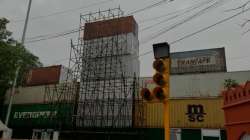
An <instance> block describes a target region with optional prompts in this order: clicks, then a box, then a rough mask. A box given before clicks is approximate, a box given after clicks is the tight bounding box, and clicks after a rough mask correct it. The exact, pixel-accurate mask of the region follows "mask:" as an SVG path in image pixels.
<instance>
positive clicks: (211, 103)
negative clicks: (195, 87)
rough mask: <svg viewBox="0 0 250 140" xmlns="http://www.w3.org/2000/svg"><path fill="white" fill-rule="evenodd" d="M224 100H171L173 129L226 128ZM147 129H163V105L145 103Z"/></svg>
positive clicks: (145, 125) (171, 124) (144, 112)
mask: <svg viewBox="0 0 250 140" xmlns="http://www.w3.org/2000/svg"><path fill="white" fill-rule="evenodd" d="M222 105H223V100H222V98H219V97H218V98H182V99H170V127H171V128H224V113H223V110H222ZM143 114H144V115H143V116H145V118H144V126H142V127H146V128H163V104H162V103H153V104H152V103H145V105H144V110H143Z"/></svg>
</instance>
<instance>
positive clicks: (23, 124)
mask: <svg viewBox="0 0 250 140" xmlns="http://www.w3.org/2000/svg"><path fill="white" fill-rule="evenodd" d="M7 107H8V106H7V105H6V106H5V111H4V112H5V113H4V114H6V110H7ZM73 110H74V105H73V104H57V105H55V104H29V105H28V104H26V105H13V106H12V109H11V113H10V120H9V127H10V128H23V129H28V128H47V129H48V128H55V127H57V126H59V125H61V126H64V128H63V129H67V128H69V127H71V126H72V124H73V122H72V121H73V120H72V115H73Z"/></svg>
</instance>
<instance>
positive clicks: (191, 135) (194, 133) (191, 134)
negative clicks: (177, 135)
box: [181, 129, 201, 140]
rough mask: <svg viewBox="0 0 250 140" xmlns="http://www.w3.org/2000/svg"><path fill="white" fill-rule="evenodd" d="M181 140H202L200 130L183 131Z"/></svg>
mask: <svg viewBox="0 0 250 140" xmlns="http://www.w3.org/2000/svg"><path fill="white" fill-rule="evenodd" d="M181 140H201V130H200V129H182V130H181Z"/></svg>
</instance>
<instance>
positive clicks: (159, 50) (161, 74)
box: [141, 42, 171, 102]
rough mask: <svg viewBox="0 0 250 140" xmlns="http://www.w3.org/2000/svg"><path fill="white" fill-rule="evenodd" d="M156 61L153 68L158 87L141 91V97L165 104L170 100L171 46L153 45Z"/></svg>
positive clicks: (165, 44) (163, 44)
mask: <svg viewBox="0 0 250 140" xmlns="http://www.w3.org/2000/svg"><path fill="white" fill-rule="evenodd" d="M153 50H154V57H155V61H154V62H153V68H154V69H155V74H154V75H153V81H154V83H155V84H156V87H155V88H154V89H153V90H152V91H150V90H149V89H147V88H143V89H142V90H141V96H142V98H143V99H144V100H146V101H157V102H164V101H165V100H166V99H168V98H169V75H170V62H171V61H170V55H169V44H168V43H166V42H164V43H158V44H154V45H153Z"/></svg>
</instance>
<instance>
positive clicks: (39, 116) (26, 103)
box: [4, 65, 79, 129]
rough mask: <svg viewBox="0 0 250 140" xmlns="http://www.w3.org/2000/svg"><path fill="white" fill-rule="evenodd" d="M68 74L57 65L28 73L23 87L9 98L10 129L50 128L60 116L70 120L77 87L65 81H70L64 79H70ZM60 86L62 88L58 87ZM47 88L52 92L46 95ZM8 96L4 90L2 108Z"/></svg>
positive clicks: (70, 122)
mask: <svg viewBox="0 0 250 140" xmlns="http://www.w3.org/2000/svg"><path fill="white" fill-rule="evenodd" d="M68 72H70V70H69V69H67V68H65V67H63V66H61V65H59V66H51V67H44V68H36V69H32V70H30V72H29V74H28V75H27V82H26V84H25V87H18V88H17V89H16V92H15V94H14V95H13V100H12V104H13V105H12V110H11V115H10V127H11V128H14V129H16V128H29V129H34V128H36V129H39V128H46V129H47V128H54V127H55V125H58V123H60V122H59V121H58V118H62V117H65V116H61V115H70V116H68V117H65V119H67V118H71V116H72V114H73V110H72V109H73V108H74V103H75V98H76V95H77V90H78V88H79V87H78V86H79V85H78V84H77V83H73V82H68V83H66V82H65V81H66V79H69V81H70V78H72V77H67V76H70V74H68ZM62 86H63V87H64V88H59V87H62ZM48 89H54V90H56V91H52V92H49V90H48ZM62 89H63V90H62ZM60 90H61V91H60ZM69 91H71V92H69ZM10 96H11V90H8V91H7V93H6V95H5V101H4V104H5V107H6V109H7V106H8V104H9V101H10ZM64 97H67V98H64ZM59 98H60V100H59ZM61 98H64V99H61ZM5 112H6V110H5ZM66 123H67V124H66ZM64 125H65V126H67V127H69V126H70V125H72V120H71V121H70V120H67V121H65V124H64Z"/></svg>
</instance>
